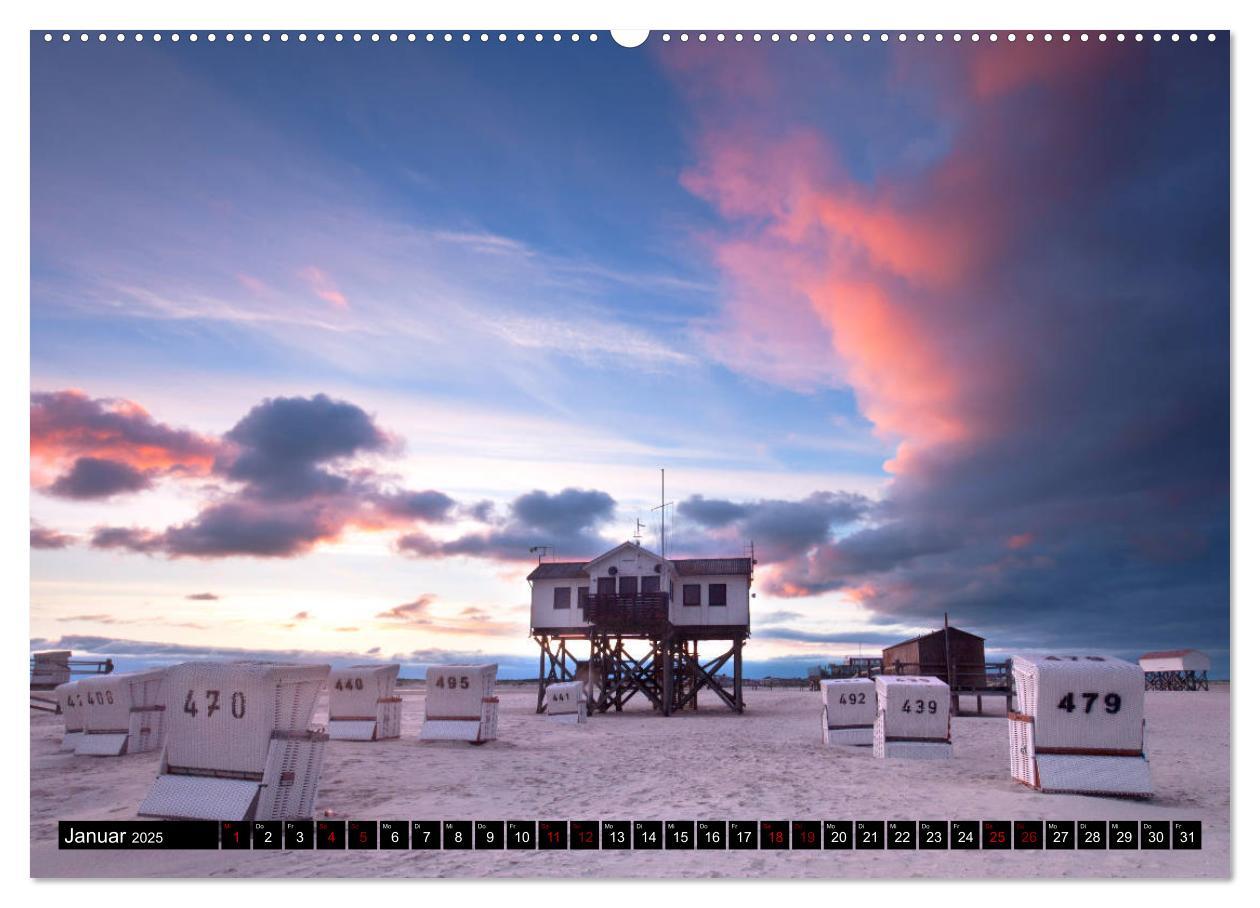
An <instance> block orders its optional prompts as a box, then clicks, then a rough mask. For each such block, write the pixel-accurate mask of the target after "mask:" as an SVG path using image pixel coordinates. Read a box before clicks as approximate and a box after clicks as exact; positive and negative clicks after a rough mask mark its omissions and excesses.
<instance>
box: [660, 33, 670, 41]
mask: <svg viewBox="0 0 1260 908" xmlns="http://www.w3.org/2000/svg"><path fill="white" fill-rule="evenodd" d="M661 40H662V41H668V40H669V35H668V34H664V35H661Z"/></svg>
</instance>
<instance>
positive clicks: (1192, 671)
mask: <svg viewBox="0 0 1260 908" xmlns="http://www.w3.org/2000/svg"><path fill="white" fill-rule="evenodd" d="M1138 664H1139V665H1141V666H1142V671H1143V672H1144V673H1145V675H1146V689H1147V690H1207V689H1208V677H1207V673H1208V669H1209V668H1211V667H1212V660H1211V659H1209V658H1208V655H1207V653H1204V652H1201V651H1199V650H1197V649H1171V650H1161V651H1159V652H1154V653H1146V654H1145V655H1143V656H1140V657H1139V658H1138Z"/></svg>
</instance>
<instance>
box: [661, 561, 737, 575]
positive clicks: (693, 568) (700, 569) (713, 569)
mask: <svg viewBox="0 0 1260 908" xmlns="http://www.w3.org/2000/svg"><path fill="white" fill-rule="evenodd" d="M671 563H672V564H673V565H674V570H676V571H678V576H680V577H695V576H698V575H701V574H752V559H751V558H679V559H678V560H677V561H674V562H671Z"/></svg>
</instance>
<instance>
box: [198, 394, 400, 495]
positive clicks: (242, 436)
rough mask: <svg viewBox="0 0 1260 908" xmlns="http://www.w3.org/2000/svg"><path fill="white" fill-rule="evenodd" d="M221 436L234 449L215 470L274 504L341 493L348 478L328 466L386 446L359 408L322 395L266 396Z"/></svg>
mask: <svg viewBox="0 0 1260 908" xmlns="http://www.w3.org/2000/svg"><path fill="white" fill-rule="evenodd" d="M223 437H224V440H225V441H227V442H229V443H231V445H233V446H234V451H233V452H232V453H231V454H230V455H226V456H224V457H221V458H220V462H219V463H218V464H217V465H216V468H217V471H218V472H220V473H222V475H224V476H226V477H227V478H228V479H234V480H237V481H239V482H244V483H245V484H246V486H247V490H248V493H249V495H250V497H252V498H257V499H261V500H277V501H285V500H294V499H304V498H307V497H309V496H312V495H330V494H337V493H340V492H344V491H346V490H347V489H348V488H349V487H350V482H351V480H350V478H349V477H347V476H345V475H342V474H340V473H336V472H333V471H332V470H330V469H329V466H330V465H335V464H337V463H338V462H341V461H344V460H346V459H348V458H351V457H353V456H355V455H356V454H360V453H364V452H379V451H383V450H385V448H386V447H387V446H388V445H389V437H388V436H387V435H386V434H385V433H384V432H383V431H382V430H381V429H379V428H378V427H377V426H376V424H375V423H374V422H373V420H372V417H371V416H369V415H368V414H367V413H366V412H365V411H364V410H363V409H361V408H360V407H357V406H355V405H354V404H352V403H348V402H346V401H336V400H332V399H331V398H329V397H328V396H327V395H325V394H316V395H314V396H313V397H276V398H268V399H267V400H265V401H263V402H262V403H260V404H258V405H257V406H255V407H254V408H253V409H252V410H250V411H249V413H248V414H246V415H245V417H244V418H243V419H241V421H240V422H238V423H237V424H236V425H235V426H233V427H232V429H231V430H230V431H229V432H228V433H227V434H226V435H224V436H223Z"/></svg>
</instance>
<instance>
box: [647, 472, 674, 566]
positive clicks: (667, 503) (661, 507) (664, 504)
mask: <svg viewBox="0 0 1260 908" xmlns="http://www.w3.org/2000/svg"><path fill="white" fill-rule="evenodd" d="M671 504H673V502H672V501H666V500H665V468H664V467H661V503H660V504H659V505H657V506H656V507H654V508H652V510H653V511H660V512H661V557H662V558H664V557H665V509H666V508H667V507H669V506H670V505H671Z"/></svg>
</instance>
